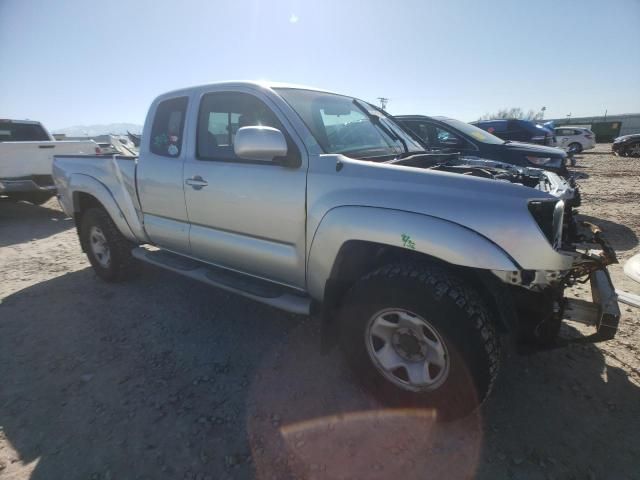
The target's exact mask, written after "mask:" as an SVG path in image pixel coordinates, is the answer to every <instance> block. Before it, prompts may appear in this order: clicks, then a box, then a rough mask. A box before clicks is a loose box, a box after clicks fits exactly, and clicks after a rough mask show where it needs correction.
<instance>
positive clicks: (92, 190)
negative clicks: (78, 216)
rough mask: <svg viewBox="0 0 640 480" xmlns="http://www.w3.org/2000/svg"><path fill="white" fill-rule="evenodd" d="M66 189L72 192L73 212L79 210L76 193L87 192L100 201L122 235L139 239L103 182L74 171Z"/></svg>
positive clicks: (130, 238)
mask: <svg viewBox="0 0 640 480" xmlns="http://www.w3.org/2000/svg"><path fill="white" fill-rule="evenodd" d="M68 190H69V191H71V192H73V211H74V213H75V212H78V211H80V205H79V197H80V196H79V195H78V193H87V194H89V195H91V196H92V197H95V198H96V199H97V200H98V201H99V202H100V204H101V205H102V206H103V207H104V209H105V210H106V211H107V213H108V214H109V216H110V217H111V219H112V220H113V222H114V223H115V224H116V226H117V227H118V230H120V232H121V233H122V235H124V236H125V237H126V238H128V239H129V240H131V241H132V242H138V241H139V239H138V238H136V236H135V235H134V233H133V230H132V228H131V226H130V225H129V221H128V220H127V218H126V217H125V215H124V213H123V212H122V210H121V209H120V207H119V206H118V203H117V202H116V200H115V199H114V198H113V195H112V194H111V192H110V191H109V189H108V188H107V187H106V186H105V185H104V184H102V183H101V182H99V181H98V180H96V179H95V178H93V177H91V176H89V175H84V174H81V173H74V174H73V175H71V177H70V179H69V186H68Z"/></svg>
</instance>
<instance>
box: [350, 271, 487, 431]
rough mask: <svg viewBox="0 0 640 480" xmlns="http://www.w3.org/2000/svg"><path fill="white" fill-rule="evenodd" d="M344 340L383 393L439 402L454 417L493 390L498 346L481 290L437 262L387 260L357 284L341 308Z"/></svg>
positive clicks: (398, 400)
mask: <svg viewBox="0 0 640 480" xmlns="http://www.w3.org/2000/svg"><path fill="white" fill-rule="evenodd" d="M340 317H341V318H340V328H341V343H342V347H343V350H344V352H345V355H346V357H347V359H348V360H349V362H350V363H351V365H352V366H353V368H354V370H355V372H356V373H357V375H358V377H359V379H360V380H362V382H363V383H364V385H365V386H366V387H368V388H369V389H371V390H372V392H373V393H374V394H375V395H376V396H377V397H379V398H380V400H381V401H383V402H384V403H387V404H390V405H396V406H415V407H424V406H431V407H434V408H435V409H436V410H437V412H438V417H440V418H445V419H451V418H456V417H460V416H464V415H466V414H468V413H470V412H471V411H472V410H474V409H475V408H476V407H477V406H478V405H479V404H480V403H481V402H482V401H484V399H485V398H486V397H487V395H488V394H489V392H490V390H491V387H492V385H493V382H494V380H495V377H496V374H497V371H498V363H499V346H498V340H497V336H496V332H495V330H494V327H493V322H492V320H491V319H490V315H489V312H488V310H487V308H486V306H485V305H484V304H483V302H482V300H481V299H480V298H479V296H478V295H477V294H476V293H475V291H473V290H472V289H471V288H469V287H468V286H466V285H465V284H464V283H463V282H462V281H460V280H459V279H456V278H455V276H453V275H451V274H449V273H448V272H446V271H445V270H443V269H441V268H438V267H430V266H423V267H420V266H414V265H408V264H393V265H388V266H385V267H383V268H380V269H379V270H376V271H375V272H373V273H371V274H369V275H367V276H366V277H364V278H362V279H361V280H360V281H358V282H357V283H356V285H354V287H353V288H352V289H351V291H350V292H349V293H348V295H347V298H346V299H345V302H344V305H343V307H342V310H341V312H340Z"/></svg>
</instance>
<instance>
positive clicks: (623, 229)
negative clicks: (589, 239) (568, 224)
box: [577, 214, 638, 251]
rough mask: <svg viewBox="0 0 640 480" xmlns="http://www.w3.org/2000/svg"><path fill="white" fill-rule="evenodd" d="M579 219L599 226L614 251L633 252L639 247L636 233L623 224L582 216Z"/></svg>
mask: <svg viewBox="0 0 640 480" xmlns="http://www.w3.org/2000/svg"><path fill="white" fill-rule="evenodd" d="M577 219H578V220H582V221H585V222H590V223H593V224H594V225H597V226H599V227H600V228H601V229H602V232H603V233H604V237H605V238H606V239H607V240H608V241H609V243H610V244H611V246H612V247H613V249H614V250H620V251H623V250H631V249H633V248H635V247H637V246H638V236H637V235H636V232H634V231H633V230H632V229H631V228H629V227H627V226H626V225H623V224H622V223H617V222H613V221H611V220H606V219H604V218H597V217H592V216H589V215H582V214H579V215H578V216H577Z"/></svg>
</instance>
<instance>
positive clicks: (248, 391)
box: [0, 145, 640, 480]
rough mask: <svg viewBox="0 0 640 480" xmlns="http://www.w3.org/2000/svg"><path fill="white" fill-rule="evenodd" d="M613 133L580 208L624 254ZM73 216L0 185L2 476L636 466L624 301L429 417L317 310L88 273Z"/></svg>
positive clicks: (591, 473) (491, 474) (606, 470)
mask: <svg viewBox="0 0 640 480" xmlns="http://www.w3.org/2000/svg"><path fill="white" fill-rule="evenodd" d="M609 148H610V147H609V145H599V146H598V148H597V149H596V151H595V152H594V151H592V152H593V153H592V152H589V153H585V154H583V155H580V156H579V158H578V165H577V167H576V168H575V171H576V172H578V173H579V174H580V175H581V177H582V178H581V180H580V183H581V185H582V189H583V196H584V197H583V198H584V206H583V207H581V208H580V212H581V213H582V214H584V215H585V216H586V217H588V219H590V220H592V221H593V222H594V223H597V224H599V225H601V226H602V227H604V229H605V230H606V233H607V236H608V238H609V239H610V240H611V242H612V244H613V246H614V247H615V248H616V250H617V251H618V254H619V257H620V259H621V261H624V260H626V259H627V258H629V257H630V256H631V255H632V254H634V253H637V252H638V251H640V248H639V247H638V237H637V235H638V231H639V228H640V225H639V222H640V212H638V210H637V206H638V200H639V198H640V188H639V186H638V180H639V173H638V172H639V171H640V169H639V167H640V160H638V159H635V160H634V159H622V158H616V157H613V156H612V155H611V154H610V153H609ZM72 227H73V226H72V222H71V221H70V220H69V219H68V218H65V216H64V215H63V214H62V213H61V212H60V210H59V209H58V208H57V206H56V204H55V201H51V202H49V203H47V204H46V205H44V206H42V207H35V206H32V205H28V204H11V203H8V202H6V201H0V278H2V282H1V283H0V301H1V304H0V478H2V479H26V478H31V479H56V478H60V479H100V480H107V479H130V478H131V479H134V478H135V479H138V478H139V479H154V480H155V479H163V478H167V479H183V478H185V479H214V478H215V479H225V478H235V479H240V478H260V479H272V478H277V479H280V478H318V479H321V478H322V479H325V478H326V479H329V478H331V479H333V478H335V479H338V478H360V479H386V478H397V479H400V478H402V479H403V480H404V479H427V478H446V479H449V478H480V479H495V478H518V479H565V478H566V479H600V478H616V479H623V478H636V479H640V442H638V433H637V432H638V431H639V430H640V402H639V400H640V358H639V353H638V348H639V347H638V345H639V342H638V339H639V337H640V333H639V332H638V327H639V326H640V315H639V313H640V312H639V311H638V310H635V309H631V308H629V307H627V306H625V305H621V307H622V311H623V319H622V326H621V329H620V332H619V334H618V336H617V338H616V339H615V340H612V341H609V342H606V343H603V344H589V343H580V342H578V341H572V342H571V341H570V343H569V345H568V346H567V347H565V348H559V349H554V350H549V351H544V352H537V353H534V354H528V355H512V356H510V357H509V358H506V359H505V361H504V363H503V368H502V371H501V375H500V377H499V381H498V384H497V387H496V389H495V390H494V392H493V394H492V397H491V398H490V400H489V401H488V402H487V403H486V404H485V406H484V407H483V408H482V410H481V411H479V412H478V413H477V414H476V415H473V416H471V417H469V418H467V419H464V420H461V421H457V422H454V423H451V424H440V423H435V422H434V421H433V419H432V415H431V412H429V411H417V410H403V411H390V410H385V409H383V408H381V406H380V405H378V404H377V403H376V402H375V401H374V400H372V399H371V398H369V397H368V396H367V395H366V394H364V393H363V392H361V391H360V390H359V389H358V388H357V387H356V386H355V382H354V381H353V379H352V378H351V376H350V373H349V372H348V370H347V369H346V367H345V366H344V364H343V360H342V358H341V356H340V354H339V352H338V351H333V352H331V353H330V354H328V355H325V356H323V355H321V354H320V352H319V348H318V347H319V323H318V320H317V319H314V318H310V319H309V318H302V317H296V316H292V315H288V314H284V313H281V312H278V311H276V310H273V309H271V308H269V307H265V306H262V305H259V304H256V303H253V302H251V301H248V300H244V299H242V298H239V297H237V296H234V295H231V294H227V293H225V292H221V291H218V290H215V289H211V288H208V287H206V286H204V285H201V284H198V283H196V282H193V281H191V280H188V279H184V278H182V277H179V276H177V275H174V274H170V273H167V272H164V271H161V270H159V269H155V268H152V267H141V271H140V274H139V275H138V276H137V277H136V278H135V279H133V280H132V281H130V282H128V283H125V284H119V285H108V284H105V283H103V282H101V281H100V280H98V279H97V278H96V276H95V275H94V274H93V272H92V270H91V269H90V267H89V264H88V262H87V260H86V259H85V257H84V255H83V254H82V253H81V252H80V247H79V245H78V241H77V238H76V234H75V231H74V229H73V228H72ZM611 271H612V275H613V278H614V282H615V283H616V286H617V287H618V288H622V289H625V290H628V291H631V292H634V293H640V284H635V283H634V282H633V281H631V280H629V279H627V278H626V277H625V276H624V275H623V274H622V267H621V266H619V265H616V266H613V267H612V268H611ZM573 294H574V295H577V296H588V294H589V292H588V287H583V288H582V289H575V290H574V291H573ZM579 333H589V329H587V328H586V327H583V326H579V325H575V324H570V323H568V324H567V325H566V327H564V328H563V336H565V337H567V338H569V339H573V338H575V337H576V336H577V335H578V334H579Z"/></svg>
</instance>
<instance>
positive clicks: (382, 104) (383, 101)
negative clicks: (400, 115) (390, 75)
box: [378, 97, 389, 110]
mask: <svg viewBox="0 0 640 480" xmlns="http://www.w3.org/2000/svg"><path fill="white" fill-rule="evenodd" d="M378 100H380V108H381V109H382V110H386V109H387V103H389V99H388V98H386V97H378Z"/></svg>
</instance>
